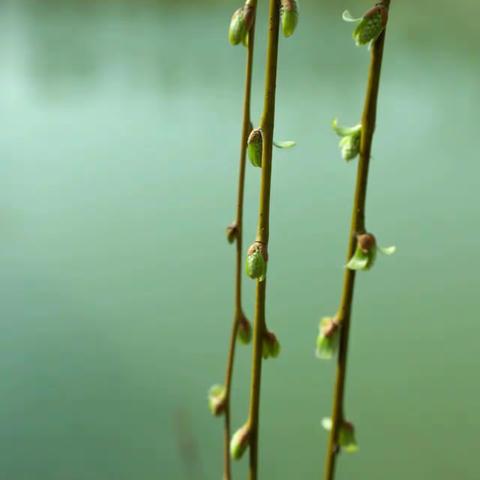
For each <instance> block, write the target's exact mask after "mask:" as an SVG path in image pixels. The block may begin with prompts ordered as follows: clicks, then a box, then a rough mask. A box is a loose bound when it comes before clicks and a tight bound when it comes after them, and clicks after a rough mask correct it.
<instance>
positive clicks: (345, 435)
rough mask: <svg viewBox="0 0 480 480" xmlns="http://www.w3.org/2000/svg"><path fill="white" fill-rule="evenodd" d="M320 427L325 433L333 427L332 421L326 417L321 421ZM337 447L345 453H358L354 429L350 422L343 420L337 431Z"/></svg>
mask: <svg viewBox="0 0 480 480" xmlns="http://www.w3.org/2000/svg"><path fill="white" fill-rule="evenodd" d="M322 426H323V428H324V429H325V430H327V432H330V431H331V430H332V427H333V423H332V419H331V418H329V417H326V418H324V419H322ZM338 445H339V446H340V447H341V448H342V449H343V450H345V451H346V452H347V453H355V452H356V451H358V444H357V441H356V439H355V427H354V426H353V424H352V423H351V422H347V421H346V420H343V421H342V422H341V424H340V427H339V430H338Z"/></svg>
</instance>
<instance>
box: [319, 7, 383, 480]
mask: <svg viewBox="0 0 480 480" xmlns="http://www.w3.org/2000/svg"><path fill="white" fill-rule="evenodd" d="M383 3H384V5H385V6H386V7H387V8H388V6H389V3H390V1H384V2H383ZM384 43H385V30H384V31H383V32H382V34H381V35H380V36H379V37H378V39H377V40H376V41H375V42H374V44H373V45H372V48H371V61H370V68H369V74H368V84H367V93H366V98H365V106H364V110H363V115H362V122H361V123H362V137H361V143H360V159H359V162H358V169H357V181H356V187H355V197H354V203H353V212H352V223H351V228H350V237H349V244H348V252H347V261H348V260H350V258H351V257H352V256H353V254H354V252H355V248H356V237H357V234H359V233H363V232H364V231H365V202H366V197H367V181H368V170H369V164H370V156H371V150H372V140H373V133H374V130H375V121H376V115H377V99H378V89H379V83H380V72H381V67H382V57H383V47H384ZM354 287H355V271H354V270H350V269H348V268H346V269H345V274H344V282H343V292H342V297H341V301H340V308H339V311H338V322H339V324H340V326H341V329H340V345H339V352H338V358H337V371H336V382H335V391H334V398H333V412H332V429H331V432H330V438H329V442H328V449H327V458H326V464H325V477H324V478H325V480H333V479H334V477H335V464H336V459H337V455H338V452H339V447H338V433H339V430H340V425H341V423H342V422H343V421H344V420H346V418H345V412H344V391H345V379H346V373H347V354H348V339H349V332H350V320H351V310H352V301H353V292H354Z"/></svg>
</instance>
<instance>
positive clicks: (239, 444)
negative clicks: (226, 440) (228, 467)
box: [230, 423, 250, 460]
mask: <svg viewBox="0 0 480 480" xmlns="http://www.w3.org/2000/svg"><path fill="white" fill-rule="evenodd" d="M249 443H250V426H249V425H248V423H246V424H245V425H244V426H243V427H241V428H239V429H238V430H237V431H236V432H235V433H234V434H233V436H232V439H231V440H230V456H231V457H232V458H233V459H234V460H238V459H240V458H242V456H243V454H244V453H245V450H246V449H247V447H248V445H249Z"/></svg>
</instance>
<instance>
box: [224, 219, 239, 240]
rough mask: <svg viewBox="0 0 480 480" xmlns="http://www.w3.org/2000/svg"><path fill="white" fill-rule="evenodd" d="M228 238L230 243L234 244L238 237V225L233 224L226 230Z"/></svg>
mask: <svg viewBox="0 0 480 480" xmlns="http://www.w3.org/2000/svg"><path fill="white" fill-rule="evenodd" d="M225 233H226V236H227V241H228V243H233V242H234V241H235V240H236V238H237V235H238V227H237V224H236V223H231V224H230V225H229V226H228V227H227V230H226V232H225Z"/></svg>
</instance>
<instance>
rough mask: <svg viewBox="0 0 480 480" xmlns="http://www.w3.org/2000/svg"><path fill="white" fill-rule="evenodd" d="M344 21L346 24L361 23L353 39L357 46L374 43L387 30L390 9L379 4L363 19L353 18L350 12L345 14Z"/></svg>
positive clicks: (354, 32)
mask: <svg viewBox="0 0 480 480" xmlns="http://www.w3.org/2000/svg"><path fill="white" fill-rule="evenodd" d="M343 19H344V20H345V21H346V22H359V23H358V25H357V27H356V28H355V30H354V31H353V34H352V37H353V39H354V40H355V43H356V44H357V46H360V45H366V44H367V43H370V42H374V41H375V40H376V39H377V38H378V37H379V36H380V34H381V33H382V32H383V30H384V29H385V26H386V25H387V20H388V8H387V7H386V6H385V5H383V4H382V3H378V4H377V5H375V6H374V7H373V8H371V9H370V10H368V12H366V13H365V14H364V15H363V16H362V17H361V18H353V17H352V16H351V15H350V13H349V12H348V10H346V11H345V12H343Z"/></svg>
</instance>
